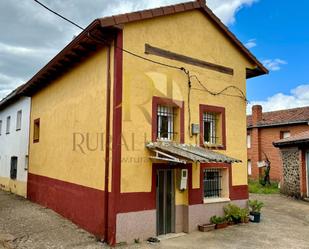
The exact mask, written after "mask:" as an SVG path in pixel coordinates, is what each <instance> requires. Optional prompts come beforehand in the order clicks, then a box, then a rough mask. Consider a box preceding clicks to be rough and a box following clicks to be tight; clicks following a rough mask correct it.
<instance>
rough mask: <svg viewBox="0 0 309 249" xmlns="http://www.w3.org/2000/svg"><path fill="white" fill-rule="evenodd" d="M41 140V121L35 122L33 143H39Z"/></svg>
mask: <svg viewBox="0 0 309 249" xmlns="http://www.w3.org/2000/svg"><path fill="white" fill-rule="evenodd" d="M39 140H40V119H36V120H34V127H33V142H35V143H37V142H39Z"/></svg>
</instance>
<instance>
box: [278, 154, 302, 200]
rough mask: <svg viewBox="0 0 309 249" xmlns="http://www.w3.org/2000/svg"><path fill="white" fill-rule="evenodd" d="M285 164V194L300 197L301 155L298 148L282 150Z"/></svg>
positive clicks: (283, 190) (283, 188) (283, 191)
mask: <svg viewBox="0 0 309 249" xmlns="http://www.w3.org/2000/svg"><path fill="white" fill-rule="evenodd" d="M281 156H282V164H283V186H282V187H281V192H282V193H283V194H286V195H289V196H292V197H296V198H300V197H301V194H300V192H301V191H300V157H299V150H298V148H289V149H282V150H281Z"/></svg>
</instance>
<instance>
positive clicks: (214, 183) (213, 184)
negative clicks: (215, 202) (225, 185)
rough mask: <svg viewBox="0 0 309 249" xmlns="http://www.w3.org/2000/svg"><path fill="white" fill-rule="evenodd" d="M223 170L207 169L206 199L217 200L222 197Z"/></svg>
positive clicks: (205, 173) (205, 175) (205, 176)
mask: <svg viewBox="0 0 309 249" xmlns="http://www.w3.org/2000/svg"><path fill="white" fill-rule="evenodd" d="M221 179H222V175H221V170H220V169H205V170H204V197H205V198H215V197H221V192H222V188H221Z"/></svg>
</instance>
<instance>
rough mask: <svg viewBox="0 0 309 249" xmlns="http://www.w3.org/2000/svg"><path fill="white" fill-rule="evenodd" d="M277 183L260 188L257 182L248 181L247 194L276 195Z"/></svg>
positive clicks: (277, 191)
mask: <svg viewBox="0 0 309 249" xmlns="http://www.w3.org/2000/svg"><path fill="white" fill-rule="evenodd" d="M279 192H280V190H279V188H278V182H271V185H270V186H269V185H267V186H262V185H261V184H260V183H259V181H257V180H249V193H254V194H278V193H279Z"/></svg>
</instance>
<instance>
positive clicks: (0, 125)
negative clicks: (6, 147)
mask: <svg viewBox="0 0 309 249" xmlns="http://www.w3.org/2000/svg"><path fill="white" fill-rule="evenodd" d="M1 134H2V120H0V136H1Z"/></svg>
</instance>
